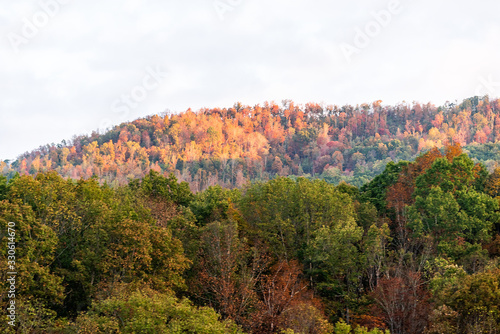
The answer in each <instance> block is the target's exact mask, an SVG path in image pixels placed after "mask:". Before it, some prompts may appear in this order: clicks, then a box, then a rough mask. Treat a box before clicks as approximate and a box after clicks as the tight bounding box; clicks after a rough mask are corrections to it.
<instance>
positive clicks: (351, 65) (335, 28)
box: [0, 0, 500, 160]
mask: <svg viewBox="0 0 500 334" xmlns="http://www.w3.org/2000/svg"><path fill="white" fill-rule="evenodd" d="M499 12H500V2H499V1H498V0H495V1H493V0H491V1H486V0H485V1H463V0H441V1H435V0H432V1H431V0H418V1H417V0H400V1H397V0H389V1H388V0H354V1H345V0H343V1H332V0H328V1H326V0H324V1H323V0H316V1H311V0H309V1H305V0H303V1H299V0H296V1H294V0H286V1H285V0H267V1H264V0H163V1H160V0H148V1H139V0H128V1H125V0H121V1H118V0H116V1H115V0H108V1H94V0H90V1H77V0H42V1H28V0H15V1H1V6H0V37H1V39H0V159H2V160H3V159H14V158H16V157H17V156H18V155H19V154H22V153H24V152H26V151H31V150H33V149H35V148H37V147H39V146H40V145H45V144H49V143H59V142H61V140H63V139H71V138H72V137H73V135H78V134H88V133H90V132H91V131H93V130H97V129H99V128H100V129H103V128H106V127H109V126H111V125H114V124H119V123H121V122H123V121H127V120H133V119H136V118H138V117H142V116H146V115H151V114H156V113H161V112H163V111H165V110H167V109H168V110H170V111H172V112H182V111H185V110H187V109H188V108H192V109H193V110H198V109H200V108H203V107H231V106H232V105H233V104H234V103H235V102H238V101H239V102H242V103H243V104H246V105H252V106H253V105H255V104H259V103H260V104H262V103H263V102H265V101H275V102H276V103H278V104H281V101H282V100H284V99H292V100H294V101H295V102H296V103H299V104H304V103H307V102H317V103H324V104H325V105H329V104H336V105H344V104H346V103H349V104H354V105H355V104H361V103H370V102H373V101H376V100H379V99H380V100H382V101H383V103H384V104H395V103H399V102H402V101H406V102H412V101H418V102H422V103H427V102H432V103H434V104H436V105H442V104H443V103H445V102H446V101H451V102H453V101H455V100H458V101H461V100H462V99H463V98H467V97H470V96H474V95H485V94H489V95H490V96H493V97H498V96H499V95H500V94H499V92H500V66H499V60H500V57H499V56H500V20H499V19H498V13H499Z"/></svg>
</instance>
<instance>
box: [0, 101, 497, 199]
mask: <svg viewBox="0 0 500 334" xmlns="http://www.w3.org/2000/svg"><path fill="white" fill-rule="evenodd" d="M498 140H500V100H498V99H494V100H490V99H489V98H488V97H487V96H485V97H472V98H469V99H466V100H464V101H463V102H462V103H447V104H445V105H444V106H439V107H436V106H434V105H432V104H430V103H428V104H420V103H417V102H413V103H400V104H397V105H394V106H388V105H383V104H382V102H381V101H375V102H374V103H371V104H361V105H356V106H351V105H345V106H336V105H321V104H315V103H308V104H305V105H303V106H299V105H296V104H294V103H293V102H292V101H289V100H285V101H282V103H281V104H280V105H278V104H276V103H273V102H266V103H264V104H262V105H255V106H244V105H242V104H241V103H236V104H235V105H234V106H233V107H231V108H211V109H208V108H205V109H201V110H198V111H196V112H193V111H191V110H188V111H186V112H183V113H180V114H172V113H168V114H162V115H153V116H149V117H145V118H142V119H138V120H135V121H133V122H128V123H123V124H120V125H117V126H114V127H112V128H111V129H108V131H105V132H104V133H98V132H94V133H92V134H91V135H85V136H84V135H82V136H76V137H74V138H73V139H72V140H70V141H68V142H66V141H63V142H62V143H60V144H57V145H56V144H50V145H45V146H42V147H40V148H39V149H36V150H33V151H32V152H27V153H24V154H22V155H21V156H19V157H18V159H16V160H15V161H13V162H9V161H3V162H0V173H2V174H4V175H6V176H7V177H8V178H10V177H12V176H13V175H14V174H15V173H16V172H19V173H20V174H21V175H36V174H37V173H39V172H47V171H51V170H55V171H57V172H58V173H59V174H60V175H62V176H63V177H65V178H68V177H69V178H73V179H79V178H81V177H83V178H84V179H89V178H91V177H92V176H94V175H95V176H97V178H98V180H99V181H100V182H101V183H102V182H107V183H108V184H110V185H114V186H116V185H124V184H127V183H128V180H130V179H140V178H143V177H144V176H145V175H147V174H148V173H149V171H150V170H154V171H157V172H159V173H161V174H163V175H169V174H170V173H173V174H174V175H175V176H176V178H177V179H178V180H180V181H186V182H188V183H189V185H190V188H191V190H192V191H193V192H198V191H202V190H205V189H207V188H208V187H209V186H214V185H221V186H222V187H225V188H241V187H242V186H243V185H244V184H245V182H246V181H248V180H250V181H253V180H257V181H267V180H270V179H273V178H275V177H279V176H288V175H296V176H303V177H306V178H310V179H314V178H320V179H324V180H326V181H327V182H329V183H333V184H339V183H340V182H341V181H344V182H347V183H350V184H353V185H355V186H357V187H360V186H362V185H363V184H365V183H367V182H369V181H370V180H371V179H373V178H374V177H375V176H376V175H378V174H380V173H381V172H382V171H383V170H384V169H385V166H386V165H387V163H389V162H394V163H398V162H399V161H401V160H413V159H415V158H416V157H417V156H418V155H419V154H420V153H422V152H425V151H427V150H429V149H431V148H433V147H437V148H443V147H444V146H445V145H446V144H447V143H448V144H449V143H460V144H461V146H462V147H464V150H465V151H466V152H467V153H468V154H469V155H470V156H471V157H472V158H473V159H476V160H478V161H482V162H483V163H485V165H486V166H487V168H488V169H489V171H490V172H492V171H493V170H494V168H495V167H496V162H497V161H498V160H500V147H499V145H498Z"/></svg>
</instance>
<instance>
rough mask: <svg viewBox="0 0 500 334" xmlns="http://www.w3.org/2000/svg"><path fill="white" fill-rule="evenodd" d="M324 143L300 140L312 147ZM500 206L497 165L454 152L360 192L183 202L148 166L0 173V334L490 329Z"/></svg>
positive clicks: (208, 195) (290, 184)
mask: <svg viewBox="0 0 500 334" xmlns="http://www.w3.org/2000/svg"><path fill="white" fill-rule="evenodd" d="M460 113H465V114H466V113H467V111H461V112H459V113H458V115H460ZM187 115H190V117H193V118H194V119H198V118H199V119H209V118H210V117H209V116H206V115H204V114H200V115H198V116H196V115H195V114H187ZM366 115H367V117H368V116H369V117H373V115H372V114H370V113H367V114H366ZM475 115H482V114H475ZM182 117H187V116H186V115H184V116H179V117H178V118H175V117H173V118H172V119H171V118H164V119H163V123H162V124H165V123H164V122H165V120H168V121H169V122H173V119H177V120H178V121H179V122H176V123H175V124H177V125H178V126H179V127H181V126H185V125H183V123H181V122H180V119H182ZM219 118H220V117H219ZM434 118H435V117H434ZM474 118H476V119H479V118H480V117H474ZM159 119H160V118H158V120H159ZM294 121H295V120H294ZM221 122H222V121H221ZM310 122H311V124H314V122H316V121H313V120H311V121H310ZM318 122H319V121H318ZM169 124H170V123H169ZM175 124H174V125H172V127H174V126H175ZM443 124H444V123H443ZM435 125H438V124H435ZM486 126H487V125H485V126H484V127H486ZM276 127H277V128H281V125H279V126H276ZM192 129H194V130H196V129H198V128H192ZM288 129H291V128H288ZM305 129H309V130H310V129H312V128H311V127H309V128H307V127H306V128H305ZM344 129H345V128H344ZM436 129H438V127H436ZM440 129H441V131H444V130H443V127H442V126H441V127H440ZM302 130H304V129H302ZM302 130H299V133H300V131H302ZM117 131H118V130H117ZM183 131H184V130H183ZM199 131H200V132H203V131H205V130H203V129H201V128H200V129H199ZM304 131H307V130H304ZM311 131H312V130H311ZM464 131H465V130H464ZM481 131H482V130H481ZM120 132H121V133H122V134H123V133H124V130H123V129H122V130H120ZM438 132H439V133H441V132H440V131H439V130H438ZM179 133H182V131H180V132H179ZM203 133H204V132H203ZM255 133H258V132H255ZM360 133H361V132H360ZM443 133H444V132H443ZM459 133H460V132H459ZM493 133H494V132H493ZM417 135H418V134H417ZM489 135H492V136H495V135H494V134H492V133H490V134H489ZM195 136H196V135H195ZM256 136H258V135H256ZM294 136H295V135H291V137H288V138H296V137H294ZM321 136H324V137H329V136H330V135H328V134H327V133H326V130H325V132H324V133H323V134H321V133H320V134H319V135H318V137H317V138H316V139H315V140H314V141H312V142H311V141H310V142H308V144H305V145H306V146H308V145H312V146H314V145H318V146H316V147H317V148H318V149H319V150H321V147H323V146H321V145H322V144H318V143H322V141H321V140H319V139H318V138H321ZM383 136H388V135H386V134H384V135H383ZM179 138H181V137H178V138H177V140H183V139H179ZM235 138H239V137H235ZM381 138H382V136H381ZM195 139H196V138H195ZM264 139H265V138H264ZM328 139H331V138H328ZM165 140H166V139H165ZM235 140H236V139H235ZM266 140H267V139H266ZM394 140H396V139H394ZM402 140H403V141H404V140H405V137H404V134H403V138H402ZM425 140H430V139H425ZM193 142H194V143H196V142H195V141H194V140H193ZM278 142H279V141H278ZM285 142H286V139H284V141H282V142H281V144H280V145H281V146H280V145H278V147H286V146H285V145H283V143H285ZM325 142H326V143H329V142H331V141H328V140H326V141H325ZM354 142H355V140H354V139H353V143H354ZM106 143H109V142H108V138H106V141H105V144H106ZM124 143H125V144H121V142H120V141H119V142H118V144H117V145H128V144H126V143H132V142H130V141H124ZM105 144H103V147H104V145H105ZM90 145H91V146H92V145H93V144H90ZM108 145H112V144H111V143H110V144H108ZM113 145H114V144H113ZM196 145H197V144H196ZM235 145H237V144H235ZM85 147H86V148H85ZM108 147H110V146H108ZM152 147H153V146H150V149H151V148H152ZM326 147H328V145H327V146H326ZM88 148H89V146H84V147H83V148H82V150H84V151H85V152H86V153H83V157H84V158H83V159H84V160H86V159H87V158H88V157H87V156H86V154H88ZM205 149H207V150H212V151H211V152H215V151H217V150H222V148H220V145H219V146H218V145H215V144H214V145H212V146H210V145H209V144H208V143H206V148H205ZM253 149H256V148H255V147H254V148H253ZM295 149H297V152H298V153H297V155H298V154H299V153H300V154H302V158H303V159H305V160H304V161H306V159H307V158H305V157H304V156H303V154H304V151H303V150H302V148H301V147H297V148H295ZM61 150H64V148H63V149H61ZM75 150H76V148H75ZM347 150H349V149H347V148H345V151H347ZM54 152H57V149H55V150H54ZM96 152H98V151H96ZM239 152H240V154H247V153H245V152H253V151H252V148H251V147H250V146H249V147H243V146H242V147H240V151H239ZM261 153H262V152H261ZM47 154H50V151H49V152H47ZM200 154H201V153H200ZM255 154H257V156H258V154H260V153H258V152H257V151H256V153H255ZM360 154H361V153H360ZM266 155H268V156H271V153H267V154H266ZM266 155H265V156H266ZM98 156H101V157H103V156H105V155H95V156H93V158H97V157H98ZM66 158H68V157H66ZM198 158H199V157H198ZM278 158H279V157H278ZM23 159H27V158H23ZM54 159H55V156H54ZM75 159H76V157H75ZM144 159H149V158H147V156H145V158H144ZM255 159H256V160H255V161H259V159H258V158H255ZM45 161H50V160H45ZM69 161H71V159H70V160H67V163H65V164H63V165H64V166H74V165H73V164H70V163H69ZM130 161H131V163H132V162H134V161H136V160H133V159H132V160H130ZM243 161H245V160H243ZM248 161H252V160H251V159H249V160H247V162H248ZM315 161H316V160H315ZM347 161H349V159H347ZM81 163H82V164H84V163H85V162H81ZM87 163H88V162H87ZM93 163H94V164H95V166H98V165H99V164H98V162H97V161H93ZM357 163H359V161H358V162H357ZM364 163H365V164H368V162H367V161H364ZM106 164H107V163H106V162H104V161H103V162H102V164H101V166H100V167H98V168H104V166H105V165H106ZM292 164H293V162H292ZM347 164H348V163H347ZM275 165H276V164H275ZM77 166H80V165H77ZM124 166H126V164H125V165H124ZM145 166H146V165H145ZM245 166H246V165H245ZM292 166H293V165H292ZM299 166H300V165H299ZM313 166H314V164H313V165H312V166H311V168H319V167H313ZM318 166H319V165H318ZM285 167H288V166H285V164H283V166H282V170H281V172H282V173H283V170H284V168H285ZM71 168H73V167H71ZM96 168H97V167H96ZM272 168H274V167H272ZM221 177H222V178H223V179H222V180H224V177H228V178H230V177H231V175H226V176H221ZM226 182H230V181H229V180H227V181H226ZM499 196H500V169H497V170H495V171H494V172H493V173H489V172H488V171H487V169H486V167H485V166H484V165H483V164H479V163H475V162H474V161H472V160H471V159H470V158H469V157H468V156H467V154H464V153H463V151H462V149H461V147H460V145H459V144H455V145H448V146H446V147H445V148H443V150H441V151H440V150H438V149H432V150H430V151H428V152H427V153H425V154H422V155H419V156H418V157H417V158H416V160H415V161H411V162H410V161H400V162H398V163H393V162H390V163H389V164H388V165H387V166H386V168H385V169H384V170H383V172H382V173H381V174H380V175H378V176H377V177H375V178H374V179H373V180H372V181H371V182H369V183H367V184H365V185H364V186H363V187H362V188H357V187H355V186H352V185H348V184H346V183H341V184H340V185H338V186H336V185H333V184H331V183H328V182H326V181H325V180H318V179H316V180H309V179H307V178H303V177H293V178H292V177H277V178H274V179H272V180H269V181H258V182H254V183H247V184H245V185H244V187H243V188H241V189H227V188H222V187H220V186H218V185H216V186H210V187H208V188H207V189H206V190H204V191H200V192H196V193H193V192H192V191H191V190H190V187H189V184H188V183H187V182H181V183H179V182H178V180H177V179H176V177H175V176H174V175H173V174H171V175H170V176H168V177H166V176H163V175H161V174H160V173H159V172H156V171H154V170H150V171H149V172H148V173H147V174H146V175H145V176H144V177H142V178H137V179H133V180H131V181H130V182H129V183H128V184H125V185H121V186H116V187H111V186H110V185H108V184H100V183H99V182H98V179H97V178H96V177H94V178H92V177H90V178H88V179H83V178H82V179H79V180H73V179H64V178H63V177H61V176H60V175H58V174H57V173H56V172H54V171H49V172H42V173H38V174H37V175H35V176H32V175H23V176H19V175H16V176H14V177H12V178H11V179H10V180H7V178H6V177H3V176H1V177H0V235H1V247H0V257H1V261H0V265H1V270H0V282H1V283H0V284H1V291H2V292H0V298H1V299H0V304H1V307H0V308H1V309H2V310H4V311H3V312H6V310H7V306H9V307H11V306H10V305H11V304H12V300H14V301H15V309H16V311H17V313H16V317H15V327H13V326H10V325H9V324H8V323H7V321H2V322H0V330H1V332H2V333H14V332H15V331H17V333H23V334H24V333H259V334H265V333H287V334H293V333H297V334H298V333H318V334H326V333H336V334H340V333H342V334H350V333H355V334H368V333H371V334H382V333H388V332H390V333H393V334H408V333H415V334H416V333H427V334H443V333H450V334H451V333H467V334H469V333H498V332H499V331H500V309H499V308H500V262H499V259H500V211H499V200H500V197H499ZM9 227H10V229H9ZM12 240H15V263H14V264H13V263H12V262H9V261H13V260H12V258H9V256H11V255H12V254H11V253H12V252H11V251H12V247H7V243H8V242H9V241H10V242H13V241H12ZM9 252H11V253H9ZM10 266H13V267H10ZM9 268H10V270H12V268H15V270H16V275H17V276H16V280H15V296H14V297H13V296H11V295H10V294H8V293H7V292H8V291H9V288H10V289H12V281H8V280H7V279H8V278H9V279H10V277H11V276H10V275H12V274H8V272H9ZM5 314H6V313H5ZM3 319H6V317H4V316H3Z"/></svg>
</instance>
